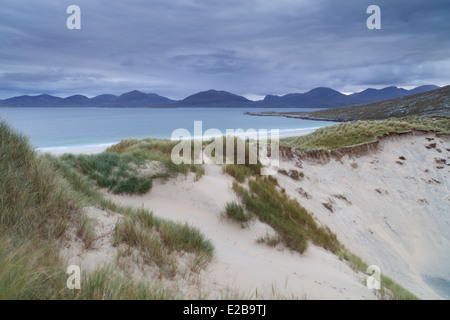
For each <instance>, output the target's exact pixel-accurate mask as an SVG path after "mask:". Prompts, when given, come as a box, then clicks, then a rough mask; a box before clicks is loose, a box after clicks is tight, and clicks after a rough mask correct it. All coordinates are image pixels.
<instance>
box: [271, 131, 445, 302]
mask: <svg viewBox="0 0 450 320" xmlns="http://www.w3.org/2000/svg"><path fill="white" fill-rule="evenodd" d="M378 149H379V151H378V152H377V151H376V150H373V151H371V152H369V153H368V154H366V155H363V156H361V157H351V156H344V157H343V158H342V159H341V160H333V159H332V160H331V161H329V162H328V163H325V164H318V163H317V162H316V163H315V161H313V159H311V160H309V161H305V160H303V161H302V160H299V159H292V160H291V161H288V162H286V161H282V163H281V166H280V169H283V170H286V171H289V170H293V169H295V170H302V171H303V172H304V174H305V178H304V179H303V180H301V181H295V180H293V179H291V178H289V177H287V176H285V175H282V174H278V175H277V178H278V180H279V183H280V185H281V186H282V187H284V188H285V189H286V192H287V193H288V194H289V195H290V196H291V197H294V198H296V199H297V200H298V201H299V202H300V203H301V204H302V205H303V206H304V207H305V208H307V209H308V210H309V211H310V212H313V213H314V215H315V216H316V217H317V218H318V219H319V221H321V222H322V223H323V224H325V225H327V226H329V227H330V228H331V230H332V231H333V232H335V233H336V234H337V236H338V239H339V240H340V241H341V242H342V243H344V245H345V246H346V247H348V248H349V249H350V250H351V251H352V252H354V253H355V254H357V255H359V256H360V257H361V258H363V260H365V261H366V262H368V263H369V264H376V265H379V266H380V267H381V271H382V273H385V274H386V275H388V276H390V277H392V278H393V279H394V280H396V281H398V282H399V283H400V284H401V285H403V286H404V287H406V288H407V289H409V290H410V291H411V292H413V293H415V294H416V295H418V296H419V297H422V298H440V297H441V296H439V294H438V293H437V292H435V290H433V289H432V288H430V287H429V286H428V284H427V283H425V282H424V280H423V277H422V276H423V275H431V276H437V277H441V278H447V279H449V278H450V273H449V271H448V270H450V215H449V213H450V179H449V178H450V166H449V164H450V152H449V150H450V138H449V136H448V135H447V136H441V137H437V136H436V135H434V134H432V133H428V134H425V133H417V132H416V133H414V134H409V135H401V136H392V137H389V138H385V139H383V140H381V141H380V143H379V146H378ZM322 162H323V161H322ZM299 166H302V167H303V168H299Z"/></svg>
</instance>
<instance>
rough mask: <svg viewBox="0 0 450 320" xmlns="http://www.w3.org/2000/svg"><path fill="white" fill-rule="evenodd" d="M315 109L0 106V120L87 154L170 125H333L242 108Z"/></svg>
mask: <svg viewBox="0 0 450 320" xmlns="http://www.w3.org/2000/svg"><path fill="white" fill-rule="evenodd" d="M315 110H319V109H312V108H309V109H305V108H303V109H293V108H289V109H286V108H277V109H259V108H251V109H245V108H0V118H1V119H2V120H5V121H6V122H7V123H8V124H9V125H10V126H12V127H13V128H14V129H15V130H17V131H20V132H21V133H23V134H24V135H26V136H27V137H28V138H29V139H30V142H31V143H32V145H33V146H34V147H35V148H36V149H37V150H38V151H42V152H50V153H62V152H74V153H78V152H87V153H89V150H91V151H92V152H95V151H99V150H102V149H106V148H107V147H108V146H110V145H112V144H114V143H117V142H119V141H121V140H122V139H125V138H146V137H155V138H169V139H170V138H171V136H172V133H173V132H174V130H176V129H186V130H187V131H189V132H190V134H191V135H192V136H194V121H202V123H201V124H202V130H203V131H202V132H205V131H206V130H208V129H218V130H220V131H221V132H223V133H224V134H225V133H226V130H227V129H228V130H237V129H242V130H244V131H246V130H248V129H254V130H256V131H258V130H261V129H267V130H271V129H278V130H280V136H287V135H294V134H299V133H308V132H312V131H314V130H316V129H317V128H320V127H324V126H329V125H332V124H334V123H333V122H329V121H312V120H301V119H293V118H285V117H266V116H265V117H261V116H251V115H246V114H245V112H248V111H250V112H259V111H279V112H285V111H286V112H287V111H290V112H293V111H315Z"/></svg>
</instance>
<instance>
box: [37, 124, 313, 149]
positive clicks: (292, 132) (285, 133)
mask: <svg viewBox="0 0 450 320" xmlns="http://www.w3.org/2000/svg"><path fill="white" fill-rule="evenodd" d="M319 128H321V127H313V128H297V129H282V130H280V131H279V137H280V138H290V137H298V136H302V135H306V134H309V133H312V132H314V131H315V130H317V129H319ZM268 132H270V130H268ZM237 136H242V135H237ZM269 136H270V135H269ZM129 138H130V137H128V138H127V137H124V138H123V139H122V140H124V139H129ZM149 138H150V137H149ZM213 138H216V136H208V137H203V139H213ZM144 139H145V138H144ZM156 139H170V138H156ZM193 139H202V137H195V136H194V137H193ZM119 142H120V141H116V142H110V143H100V144H88V145H77V146H57V147H38V148H35V150H36V151H37V152H38V153H50V154H52V155H62V154H65V153H71V154H97V153H102V152H104V151H106V149H108V148H109V147H111V146H112V145H115V144H117V143H119Z"/></svg>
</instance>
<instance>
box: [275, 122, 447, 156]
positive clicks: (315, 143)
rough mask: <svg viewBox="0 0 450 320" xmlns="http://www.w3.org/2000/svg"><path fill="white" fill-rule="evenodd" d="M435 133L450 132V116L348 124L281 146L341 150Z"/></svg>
mask: <svg viewBox="0 0 450 320" xmlns="http://www.w3.org/2000/svg"><path fill="white" fill-rule="evenodd" d="M411 130H433V131H436V132H441V133H450V117H431V118H427V117H407V118H391V119H387V120H376V121H356V122H344V123H340V124H336V125H333V126H328V127H323V128H320V129H317V130H316V131H314V132H312V133H310V134H307V135H304V136H299V137H291V138H285V139H281V141H280V144H284V145H287V146H291V147H295V148H298V149H302V150H311V149H337V148H341V147H348V146H353V145H357V144H361V143H368V142H373V141H376V139H377V137H379V136H381V135H383V134H386V133H389V132H407V131H411Z"/></svg>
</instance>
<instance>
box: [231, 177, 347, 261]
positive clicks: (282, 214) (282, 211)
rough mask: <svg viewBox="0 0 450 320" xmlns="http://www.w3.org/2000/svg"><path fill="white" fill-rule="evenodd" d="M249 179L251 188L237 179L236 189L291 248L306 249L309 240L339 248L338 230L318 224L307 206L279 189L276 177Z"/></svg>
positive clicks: (247, 206) (324, 246) (248, 204)
mask: <svg viewBox="0 0 450 320" xmlns="http://www.w3.org/2000/svg"><path fill="white" fill-rule="evenodd" d="M248 183H249V187H250V191H248V190H247V189H245V188H244V187H243V186H241V185H240V184H239V183H238V182H236V181H235V182H234V183H233V190H234V191H235V192H236V194H237V195H238V196H239V197H240V198H241V199H242V202H243V204H244V206H245V208H246V209H247V210H248V211H249V212H251V213H253V214H254V215H256V216H257V217H258V218H259V219H260V220H261V221H263V222H266V223H267V224H269V225H270V226H272V227H273V228H274V229H275V230H276V231H277V232H278V234H279V235H280V237H281V239H282V240H283V243H284V244H285V245H286V246H287V247H288V248H290V249H292V250H295V251H298V252H300V253H303V252H305V250H306V249H307V247H308V241H312V242H313V243H314V244H316V245H318V246H321V247H323V248H325V249H328V250H330V251H332V252H336V251H337V250H338V249H339V248H340V244H339V242H338V240H337V238H336V235H335V234H333V233H332V232H331V231H330V230H329V229H328V228H323V227H320V226H318V225H317V223H316V222H315V221H314V219H313V218H312V216H311V215H310V214H309V213H308V211H307V210H306V209H305V208H303V207H302V206H300V204H299V203H298V202H297V201H295V200H293V199H290V198H289V197H288V196H287V195H286V194H285V193H282V192H280V191H278V190H277V187H276V186H277V185H276V180H273V179H270V178H266V177H256V178H251V179H250V180H249V182H248Z"/></svg>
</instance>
